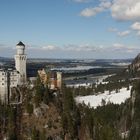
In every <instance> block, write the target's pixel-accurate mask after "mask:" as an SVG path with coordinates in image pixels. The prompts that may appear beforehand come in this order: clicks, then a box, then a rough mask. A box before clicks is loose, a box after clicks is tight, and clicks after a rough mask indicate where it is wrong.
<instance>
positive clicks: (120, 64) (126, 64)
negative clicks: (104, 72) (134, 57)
mask: <svg viewBox="0 0 140 140" xmlns="http://www.w3.org/2000/svg"><path fill="white" fill-rule="evenodd" d="M130 64H131V63H130V62H127V63H111V65H114V66H128V65H130Z"/></svg>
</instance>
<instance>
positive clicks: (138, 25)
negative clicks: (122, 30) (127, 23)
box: [131, 22, 140, 30]
mask: <svg viewBox="0 0 140 140" xmlns="http://www.w3.org/2000/svg"><path fill="white" fill-rule="evenodd" d="M131 28H132V29H133V30H140V22H135V23H134V24H132V25H131Z"/></svg>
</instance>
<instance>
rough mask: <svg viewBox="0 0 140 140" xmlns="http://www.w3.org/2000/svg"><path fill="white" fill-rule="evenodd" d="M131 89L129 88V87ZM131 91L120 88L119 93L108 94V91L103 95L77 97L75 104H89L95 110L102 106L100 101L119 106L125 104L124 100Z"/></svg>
mask: <svg viewBox="0 0 140 140" xmlns="http://www.w3.org/2000/svg"><path fill="white" fill-rule="evenodd" d="M130 89H131V87H130ZM130 96H131V90H127V89H126V88H122V89H121V90H120V92H119V93H115V91H113V92H111V93H110V94H109V91H105V93H103V94H99V95H97V96H96V95H90V96H78V97H76V98H75V99H76V102H77V103H83V102H84V103H85V104H86V105H88V104H90V106H91V107H94V108H96V107H97V106H102V99H103V100H105V102H106V104H107V103H109V102H110V103H114V104H121V103H123V102H125V100H126V99H128V98H130Z"/></svg>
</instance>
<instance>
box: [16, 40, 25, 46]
mask: <svg viewBox="0 0 140 140" xmlns="http://www.w3.org/2000/svg"><path fill="white" fill-rule="evenodd" d="M17 45H18V46H24V47H25V45H24V44H23V43H22V42H21V41H20V42H19V43H18V44H17Z"/></svg>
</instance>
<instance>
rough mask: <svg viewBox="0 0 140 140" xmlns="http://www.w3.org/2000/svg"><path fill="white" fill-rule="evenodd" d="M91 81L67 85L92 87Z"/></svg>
mask: <svg viewBox="0 0 140 140" xmlns="http://www.w3.org/2000/svg"><path fill="white" fill-rule="evenodd" d="M90 86H91V83H82V84H70V85H67V87H74V88H78V87H90Z"/></svg>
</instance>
